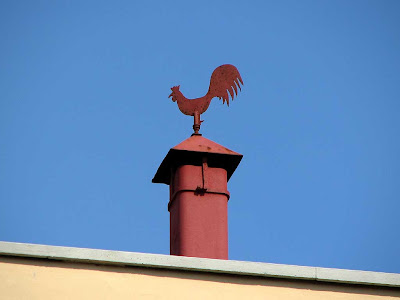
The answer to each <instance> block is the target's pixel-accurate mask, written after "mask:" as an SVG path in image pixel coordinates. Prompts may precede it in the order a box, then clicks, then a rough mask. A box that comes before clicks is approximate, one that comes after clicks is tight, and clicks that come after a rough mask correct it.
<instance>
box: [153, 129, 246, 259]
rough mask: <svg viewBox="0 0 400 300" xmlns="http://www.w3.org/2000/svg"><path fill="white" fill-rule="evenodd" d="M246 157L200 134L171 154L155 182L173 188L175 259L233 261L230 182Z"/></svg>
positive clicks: (164, 161) (172, 246)
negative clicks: (200, 258)
mask: <svg viewBox="0 0 400 300" xmlns="http://www.w3.org/2000/svg"><path fill="white" fill-rule="evenodd" d="M242 157H243V156H242V155H241V154H239V153H236V152H234V151H232V150H229V149H227V148H225V147H223V146H221V145H219V144H217V143H215V142H213V141H211V140H209V139H206V138H204V137H202V136H201V134H193V135H192V136H191V137H190V138H188V139H186V140H185V141H183V142H182V143H180V144H179V145H177V146H175V147H173V148H171V149H170V150H169V152H168V154H167V156H166V157H165V158H164V160H163V161H162V163H161V165H160V167H159V168H158V170H157V173H156V175H155V176H154V178H153V180H152V182H153V183H165V184H167V185H169V188H170V193H169V194H170V197H169V203H168V211H169V212H170V253H171V255H181V256H192V257H204V258H217V259H228V200H229V197H230V195H229V192H228V189H227V182H228V180H229V179H230V177H231V176H232V174H233V172H234V171H235V169H236V167H237V166H238V165H239V163H240V160H241V159H242Z"/></svg>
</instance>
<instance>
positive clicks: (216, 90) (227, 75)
mask: <svg viewBox="0 0 400 300" xmlns="http://www.w3.org/2000/svg"><path fill="white" fill-rule="evenodd" d="M240 84H242V85H243V80H242V77H241V76H240V73H239V71H238V69H237V68H236V67H235V66H233V65H228V64H227V65H222V66H219V67H218V68H216V69H215V70H214V72H213V73H212V75H211V79H210V86H209V88H208V92H207V94H206V95H204V96H203V97H200V98H196V99H188V98H186V97H185V96H184V95H183V94H182V92H181V91H180V90H179V88H180V85H178V86H174V87H172V88H171V91H172V93H171V94H170V95H169V97H168V98H171V97H172V101H174V102H175V101H176V102H177V103H178V107H179V110H180V111H181V112H182V113H183V114H185V115H188V116H193V117H194V124H193V130H194V134H199V130H200V125H201V123H202V122H203V121H201V120H200V115H201V114H202V113H204V112H205V111H206V110H207V109H208V107H209V105H210V102H211V100H212V99H213V98H215V97H218V98H219V99H222V102H223V103H224V104H225V102H226V104H227V105H228V106H229V95H230V97H231V99H232V100H233V99H234V97H235V95H236V96H237V94H238V88H239V90H241V86H240Z"/></svg>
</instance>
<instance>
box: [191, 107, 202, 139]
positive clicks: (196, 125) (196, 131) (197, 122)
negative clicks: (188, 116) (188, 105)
mask: <svg viewBox="0 0 400 300" xmlns="http://www.w3.org/2000/svg"><path fill="white" fill-rule="evenodd" d="M193 116H194V124H193V130H194V135H201V134H200V133H199V130H200V125H201V122H203V121H200V113H199V112H198V111H197V110H196V111H195V112H194V115H193Z"/></svg>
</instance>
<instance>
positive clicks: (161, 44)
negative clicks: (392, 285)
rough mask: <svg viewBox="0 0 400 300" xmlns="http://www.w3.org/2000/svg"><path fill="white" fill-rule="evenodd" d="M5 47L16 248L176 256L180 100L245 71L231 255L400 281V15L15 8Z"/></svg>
mask: <svg viewBox="0 0 400 300" xmlns="http://www.w3.org/2000/svg"><path fill="white" fill-rule="evenodd" d="M0 39H1V40H0V41H1V47H0V205H1V207H0V240H4V241H13V242H25V243H39V244H50V245H62V246H74V247H88V248H100V249H114V250H124V251H134V252H147V253H163V254H168V253H169V214H168V211H167V202H168V186H166V185H161V184H152V183H151V179H152V178H153V176H154V174H155V172H156V170H157V168H158V166H159V164H160V163H161V161H162V159H163V158H164V156H165V155H166V153H167V152H168V150H169V149H170V148H171V147H173V146H175V145H176V144H178V143H180V142H181V141H183V140H184V139H186V138H188V137H189V136H190V134H191V132H192V129H191V125H192V119H191V118H190V117H187V116H184V115H183V114H181V113H180V112H179V110H178V108H177V105H176V103H173V102H172V101H171V100H170V99H168V98H167V97H168V95H169V93H170V87H171V86H173V85H177V84H180V85H181V91H182V92H183V93H184V94H185V95H186V96H187V97H190V98H194V97H200V96H202V95H204V94H205V93H206V91H207V89H208V84H209V79H210V75H211V73H212V71H213V70H214V68H215V67H217V66H219V65H221V64H225V63H230V64H234V65H235V66H237V68H238V69H239V71H240V72H241V74H242V77H243V80H244V84H245V85H244V87H243V89H242V93H241V94H240V95H239V97H238V98H237V99H235V100H234V101H233V103H232V104H231V106H230V107H229V108H228V107H227V106H226V105H222V103H221V102H220V101H218V100H217V99H215V100H213V102H212V103H211V106H210V109H209V110H208V111H207V112H206V113H205V114H204V115H203V119H204V120H205V122H204V123H203V125H202V130H201V131H202V133H203V135H204V136H205V137H207V138H209V139H211V140H213V141H215V142H218V143H220V144H222V145H224V146H226V147H228V148H231V149H232V150H235V151H237V152H240V153H242V154H243V155H244V158H243V160H242V163H241V164H240V166H239V168H238V169H237V171H236V173H235V174H234V175H233V176H232V178H231V180H230V182H229V190H230V192H231V195H232V197H231V199H230V201H229V239H230V241H229V247H230V258H231V259H235V260H247V261H262V262H271V263H281V264H296V265H308V266H322V267H334V268H347V269H359V270H372V271H383V272H400V258H399V257H400V256H399V255H400V233H399V229H400V201H399V200H400V159H399V157H400V116H399V113H400V2H399V1H378V0H377V1H365V0H362V1H250V2H249V1H201V2H199V1H181V2H173V1H158V2H154V1H1V3H0Z"/></svg>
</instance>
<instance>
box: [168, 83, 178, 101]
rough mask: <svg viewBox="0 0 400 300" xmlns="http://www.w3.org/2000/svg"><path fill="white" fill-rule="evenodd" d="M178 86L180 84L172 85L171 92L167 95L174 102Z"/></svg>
mask: <svg viewBox="0 0 400 300" xmlns="http://www.w3.org/2000/svg"><path fill="white" fill-rule="evenodd" d="M179 87H180V85H177V86H173V87H172V88H171V91H172V93H171V94H170V95H169V96H168V98H171V97H172V101H174V102H175V101H176V100H177V93H178V92H179Z"/></svg>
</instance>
